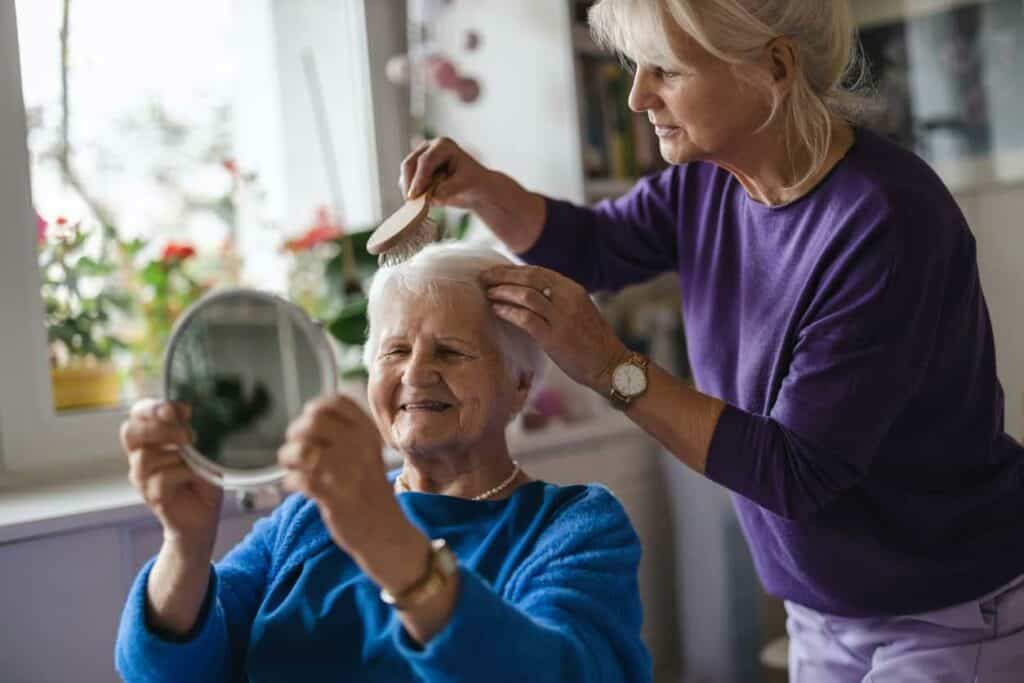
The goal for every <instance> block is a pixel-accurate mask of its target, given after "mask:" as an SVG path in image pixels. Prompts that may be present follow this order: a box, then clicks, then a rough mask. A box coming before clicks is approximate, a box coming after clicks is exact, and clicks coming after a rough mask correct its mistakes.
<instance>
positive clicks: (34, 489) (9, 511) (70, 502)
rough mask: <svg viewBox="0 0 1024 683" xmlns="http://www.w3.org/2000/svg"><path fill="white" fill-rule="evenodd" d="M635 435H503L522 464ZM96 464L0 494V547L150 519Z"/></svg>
mask: <svg viewBox="0 0 1024 683" xmlns="http://www.w3.org/2000/svg"><path fill="white" fill-rule="evenodd" d="M638 433H639V428H638V427H637V426H636V425H634V424H633V422H632V421H631V420H630V419H629V418H627V417H626V416H625V415H623V414H622V413H620V412H617V411H609V412H608V413H607V414H602V415H597V416H595V417H593V418H591V419H589V420H586V421H581V422H577V423H569V424H566V423H561V422H556V423H553V424H551V425H549V426H547V427H545V428H543V429H539V430H536V431H531V432H524V431H522V430H521V429H512V430H510V432H509V448H510V450H511V451H512V453H513V454H514V455H515V457H516V458H518V459H519V460H522V461H523V462H529V461H530V460H531V459H538V458H544V457H546V456H547V455H550V454H555V455H557V454H560V453H564V452H565V451H566V450H567V449H568V448H570V447H578V446H581V445H585V444H586V443H596V442H602V441H607V440H609V439H616V438H621V437H626V436H631V435H636V434H638ZM119 465H120V466H119V467H116V468H115V467H112V466H111V465H103V466H102V467H99V466H97V468H96V470H95V471H93V472H92V473H87V474H84V475H82V476H79V477H76V478H75V479H71V480H65V481H60V482H50V483H46V482H43V483H35V484H26V485H24V486H18V487H15V488H12V489H8V490H4V491H0V544H3V543H11V542H14V541H19V540H25V539H28V538H33V537H38V536H47V535H51V534H57V533H65V532H69V531H74V530H76V529H82V528H88V527H96V526H108V525H115V524H124V523H131V522H140V521H143V520H147V519H149V517H150V512H149V511H148V510H147V509H146V506H145V505H144V504H143V502H142V498H141V497H140V496H139V494H138V493H137V492H136V491H135V489H134V488H133V487H132V485H131V484H130V483H129V482H128V478H127V476H126V475H127V467H126V465H125V464H124V463H123V462H122V463H119Z"/></svg>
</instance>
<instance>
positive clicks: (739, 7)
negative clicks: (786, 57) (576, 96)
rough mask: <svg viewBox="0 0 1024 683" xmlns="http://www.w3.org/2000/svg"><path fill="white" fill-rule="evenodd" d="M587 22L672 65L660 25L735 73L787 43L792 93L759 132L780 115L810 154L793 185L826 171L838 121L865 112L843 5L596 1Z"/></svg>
mask: <svg viewBox="0 0 1024 683" xmlns="http://www.w3.org/2000/svg"><path fill="white" fill-rule="evenodd" d="M588 19H589V22H590V29H591V32H592V33H593V35H594V38H595V40H597V42H598V43H599V44H601V45H602V46H604V47H607V48H609V49H612V50H614V51H616V52H618V53H620V54H626V55H629V56H631V57H634V58H636V59H637V60H643V61H645V62H649V63H652V64H662V63H666V62H667V63H670V64H671V63H675V62H676V61H677V59H676V57H675V54H674V51H673V49H672V46H671V43H670V40H669V33H668V31H667V29H666V26H665V23H664V22H665V21H673V22H674V23H675V24H676V25H677V26H678V27H679V28H680V29H681V30H682V31H683V32H684V33H686V34H687V35H689V36H690V37H692V38H693V39H694V40H695V41H697V43H698V44H699V45H700V46H701V47H703V48H704V49H705V50H707V51H708V52H710V53H711V54H712V55H714V56H715V57H718V58H719V59H721V60H723V61H726V62H729V63H730V64H732V65H733V66H734V67H736V66H738V65H743V64H749V63H751V62H754V61H755V60H757V59H758V58H759V57H760V56H761V55H762V54H763V49H764V47H765V46H766V45H767V44H768V43H770V42H771V41H772V40H774V39H776V38H780V37H789V38H791V39H792V40H793V42H794V44H795V46H796V51H797V60H796V61H797V64H796V74H795V76H796V77H795V80H794V83H793V87H792V90H791V91H790V92H789V93H788V95H787V96H785V97H782V98H779V97H777V96H774V95H773V101H772V111H771V114H770V115H769V117H768V119H767V120H766V121H765V123H764V124H763V126H762V128H763V127H766V126H768V125H769V124H770V123H772V122H773V121H774V120H775V119H776V118H777V117H782V118H783V120H784V123H785V125H784V129H785V131H786V135H787V136H790V135H791V134H794V135H795V136H796V140H795V142H796V143H797V144H798V145H801V146H803V147H804V148H805V149H806V150H807V151H808V152H809V154H810V158H811V167H810V169H809V170H808V171H807V173H806V175H805V176H804V177H803V178H800V179H799V180H797V181H796V182H795V183H794V185H793V186H794V187H795V186H796V185H799V184H800V183H802V182H803V181H804V180H806V179H807V178H810V177H811V176H813V175H815V174H816V173H817V172H818V171H819V170H820V169H821V167H822V166H823V165H824V163H825V159H826V157H827V155H828V150H829V146H830V145H831V142H832V136H833V134H834V128H835V121H836V120H837V119H838V120H845V121H847V122H850V123H854V122H856V121H858V120H859V119H860V118H861V117H862V115H863V114H864V113H865V112H866V110H867V109H868V104H869V102H870V99H869V98H868V97H867V96H865V95H864V94H863V92H862V86H863V84H864V82H865V80H866V77H867V68H866V66H865V61H864V56H863V53H862V52H861V50H860V44H859V41H858V40H857V27H856V23H855V22H854V19H853V15H852V13H851V11H850V6H849V3H848V2H847V0H600V2H598V3H596V4H595V5H593V6H592V7H591V8H590V13H589V16H588ZM736 74H737V76H739V77H743V78H747V79H748V80H752V79H749V77H748V76H747V75H746V74H743V73H742V72H740V71H738V70H737V71H736ZM787 142H789V141H788V140H787ZM787 148H791V145H787Z"/></svg>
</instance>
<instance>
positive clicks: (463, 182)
mask: <svg viewBox="0 0 1024 683" xmlns="http://www.w3.org/2000/svg"><path fill="white" fill-rule="evenodd" d="M441 168H444V173H445V177H444V179H443V180H442V181H441V182H440V183H439V184H438V186H437V189H436V190H435V191H434V194H433V196H432V201H433V202H434V203H437V204H442V205H445V206H453V207H456V208H461V209H469V210H470V211H473V212H474V213H476V214H477V215H478V216H479V217H480V218H481V219H482V220H483V222H484V223H486V224H487V226H488V227H489V228H490V229H491V230H492V231H493V232H494V234H495V235H496V236H497V237H498V239H500V240H501V241H502V242H504V243H505V244H506V245H507V246H508V248H509V249H511V250H512V251H513V252H516V253H522V252H524V251H526V250H527V249H529V248H530V247H531V246H532V245H533V243H534V242H536V241H537V237H539V236H540V232H541V229H542V228H543V227H544V219H545V215H546V211H547V205H546V203H545V201H544V197H542V196H541V195H539V194H535V193H533V192H529V191H527V190H526V189H524V188H523V186H522V185H520V184H519V183H517V182H516V181H515V180H513V179H512V178H509V177H508V176H506V175H504V174H503V173H498V172H497V171H492V170H490V169H488V168H486V167H484V166H483V165H482V164H481V163H480V162H479V161H477V160H476V159H474V158H473V157H472V156H471V155H470V154H469V153H468V152H466V151H465V150H463V149H462V148H461V147H459V145H458V144H456V143H455V142H454V141H453V140H451V139H449V138H436V139H434V140H428V141H426V142H424V143H423V144H421V145H420V146H419V147H417V148H416V149H415V150H414V151H413V152H412V154H410V155H409V156H407V157H406V158H405V160H404V161H403V162H402V176H401V179H400V184H401V186H402V191H403V192H404V193H405V195H406V197H407V198H410V199H411V198H414V197H418V196H419V195H421V194H423V193H424V192H426V191H427V188H429V187H430V183H431V182H432V180H433V177H434V173H435V172H436V171H437V170H438V169H441Z"/></svg>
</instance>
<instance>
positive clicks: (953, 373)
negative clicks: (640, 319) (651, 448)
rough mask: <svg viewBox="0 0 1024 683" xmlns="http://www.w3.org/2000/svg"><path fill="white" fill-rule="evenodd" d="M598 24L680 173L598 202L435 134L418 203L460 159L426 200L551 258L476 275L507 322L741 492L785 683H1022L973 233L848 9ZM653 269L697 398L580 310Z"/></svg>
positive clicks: (1022, 502)
mask: <svg viewBox="0 0 1024 683" xmlns="http://www.w3.org/2000/svg"><path fill="white" fill-rule="evenodd" d="M590 24H591V28H592V30H593V32H594V34H595V35H596V37H597V38H598V40H599V41H600V42H602V43H603V44H605V45H607V46H610V47H611V48H613V49H614V50H616V51H618V52H619V53H621V54H622V55H623V56H624V57H625V58H626V59H628V60H629V61H630V62H632V63H633V65H634V66H635V76H634V80H633V87H632V91H631V92H630V95H629V104H630V106H631V108H632V109H634V110H635V111H638V112H646V114H647V116H648V118H649V119H650V121H651V123H652V125H654V127H655V130H656V132H657V135H658V139H659V141H660V150H661V154H662V156H663V157H664V158H665V159H666V160H667V161H669V162H670V163H671V164H672V166H671V167H670V168H669V169H668V170H666V171H664V172H662V173H660V174H658V175H654V176H652V177H648V178H645V179H643V180H641V181H640V182H639V183H637V185H636V187H634V188H633V189H632V191H630V192H629V193H628V194H626V195H625V196H623V197H620V198H618V199H616V200H614V201H605V202H601V203H600V204H598V205H597V206H595V207H592V208H587V207H581V206H574V205H572V204H569V203H566V202H562V201H556V200H554V199H550V198H546V197H544V196H542V195H540V194H535V193H532V192H528V191H526V190H525V189H523V188H522V187H521V186H520V185H519V184H517V183H516V182H515V181H514V180H512V179H510V178H508V177H507V176H505V175H502V174H500V173H498V172H495V171H493V170H490V169H488V168H485V167H483V166H481V164H480V163H478V162H477V161H475V160H474V159H472V158H471V157H470V156H468V155H467V154H466V153H465V152H463V151H462V150H461V149H460V148H459V147H458V146H457V145H456V144H455V143H454V142H452V141H451V140H446V139H441V140H437V141H433V142H430V143H428V144H425V145H424V146H422V147H421V148H419V149H418V150H416V151H415V152H413V154H412V155H410V156H409V157H408V158H407V159H406V161H405V163H404V166H403V178H404V179H405V182H406V185H407V186H408V189H409V190H410V192H411V193H412V194H417V193H419V192H421V191H422V190H423V189H424V188H425V187H426V185H427V184H428V182H429V179H430V178H431V174H432V173H433V171H434V169H436V168H437V167H438V166H439V165H440V164H443V163H447V164H448V167H449V170H450V171H451V172H452V175H451V177H450V179H449V180H447V181H446V182H445V183H444V184H443V185H442V186H441V188H440V190H439V191H438V193H437V194H435V198H437V199H439V200H440V201H444V202H446V203H448V204H450V205H453V206H462V207H468V208H471V209H473V210H475V211H476V212H477V213H478V214H479V215H480V216H481V218H482V219H483V220H484V221H485V222H486V223H487V224H488V225H489V226H490V227H491V229H492V230H493V231H494V233H495V234H496V235H497V236H498V237H499V238H500V239H501V240H503V241H504V242H505V243H506V244H507V245H508V247H509V248H511V249H512V250H513V251H516V252H518V253H519V254H520V255H521V256H522V257H523V259H524V260H526V261H527V262H528V263H532V264H535V265H533V266H516V267H501V268H496V269H493V270H491V271H489V272H488V273H486V274H485V276H484V282H485V284H486V285H488V286H489V288H490V289H489V292H490V293H489V296H490V298H491V301H492V305H493V307H494V311H495V312H496V314H497V315H498V316H499V317H501V318H503V319H505V320H507V321H509V322H511V323H513V324H515V325H517V326H519V327H520V328H521V329H523V330H525V331H526V332H528V333H529V334H531V335H532V336H533V337H534V338H536V339H537V340H538V341H539V342H540V343H541V345H542V346H543V347H544V349H545V350H546V351H547V352H548V354H549V355H550V356H551V357H552V359H554V360H555V362H557V363H558V364H559V365H560V366H561V367H562V368H563V369H564V370H565V371H566V372H567V373H568V374H569V375H570V376H572V377H573V378H574V379H575V380H577V381H578V382H580V383H582V384H584V385H587V386H589V387H591V388H592V389H594V390H595V391H598V392H600V393H601V394H604V395H606V396H608V397H609V398H610V399H612V401H613V402H614V403H615V404H616V405H618V406H619V407H621V408H623V409H624V410H626V412H627V414H628V415H629V416H630V417H631V418H632V419H633V420H634V421H635V422H636V423H637V424H638V425H640V426H641V427H642V428H644V429H645V430H647V431H648V432H650V433H651V434H652V435H653V436H654V437H656V438H657V439H659V440H660V441H661V443H663V444H664V445H665V447H666V448H667V449H668V450H669V451H670V452H671V453H672V454H674V455H675V457H676V458H678V460H679V461H680V462H681V463H683V464H684V465H686V466H688V467H690V468H692V469H694V470H695V471H697V472H699V473H701V474H703V475H705V476H707V477H708V478H710V479H711V480H713V481H715V482H717V483H719V484H721V485H722V486H724V487H726V488H728V489H730V490H731V491H732V492H733V493H734V494H735V496H734V501H735V506H736V510H737V512H738V515H739V518H740V521H741V524H742V527H743V530H744V532H745V534H746V536H747V539H748V542H749V545H750V548H751V551H752V553H753V557H754V561H755V564H756V566H757V569H758V572H759V574H760V577H761V579H762V581H763V583H764V585H765V587H766V589H767V590H768V591H769V592H770V593H772V594H774V595H776V596H779V597H781V598H783V599H785V600H786V606H787V610H788V613H789V620H788V627H789V632H790V636H791V639H792V647H791V666H790V675H791V676H792V678H793V680H795V681H830V682H844V681H862V680H863V681H869V680H870V681H881V680H885V681H911V680H915V681H916V680H921V681H925V680H927V681H935V680H950V681H954V680H955V681H974V680H980V681H1011V680H1015V681H1019V680H1022V678H1021V677H1022V676H1024V542H1022V539H1024V448H1022V446H1021V445H1020V444H1018V443H1017V442H1015V441H1014V440H1013V439H1011V438H1010V437H1009V436H1007V434H1006V433H1005V432H1004V429H1003V395H1002V389H1001V387H1000V384H999V382H998V380H997V377H996V367H995V352H994V348H993V336H992V328H991V325H990V322H989V318H988V314H987V311H986V307H985V300H984V297H983V295H982V291H981V284H980V282H979V278H978V269H977V263H976V257H975V243H974V238H973V236H972V235H971V232H970V229H969V227H968V225H967V224H966V222H965V220H964V217H963V215H962V214H961V212H960V210H959V209H958V208H957V205H956V203H955V202H954V200H953V198H952V197H951V195H950V193H949V192H948V191H947V189H946V188H945V187H944V186H943V184H942V182H941V181H940V180H939V178H938V177H937V176H936V175H935V174H934V173H933V172H932V171H931V170H930V169H929V168H928V166H927V165H926V164H925V163H924V162H923V161H921V160H920V159H919V158H917V157H916V156H914V155H913V154H912V153H910V152H908V151H905V150H903V149H901V148H899V147H897V146H895V145H893V144H891V143H889V142H887V141H886V140H884V139H882V138H880V137H878V136H877V135H875V134H873V133H871V132H870V131H868V130H865V129H864V128H862V127H860V126H858V125H856V123H855V119H854V117H853V116H852V112H853V111H854V110H855V105H856V104H857V97H856V95H855V94H853V93H849V92H846V91H845V90H844V89H843V83H844V82H846V81H845V77H846V76H847V74H849V73H851V69H854V68H855V67H856V64H855V62H856V58H855V55H856V54H857V51H856V49H855V47H856V38H855V28H854V25H853V22H852V19H851V15H850V9H849V7H848V5H847V3H846V2H845V1H842V0H701V1H699V2H698V1H697V0H602V1H601V2H598V3H596V5H595V6H594V7H593V8H592V9H591V11H590ZM664 271H676V272H678V274H679V281H680V287H681V291H682V313H683V318H684V321H685V325H686V331H687V340H688V352H689V356H690V362H691V366H692V368H693V375H694V378H695V380H696V387H697V388H696V389H693V388H690V387H689V386H688V385H687V384H684V383H683V382H681V381H679V380H677V379H675V378H673V377H671V376H670V375H668V374H667V373H666V372H664V371H663V370H662V369H660V368H658V367H657V366H656V365H654V364H650V363H648V362H647V361H646V360H645V359H644V358H642V357H640V356H637V355H635V354H631V353H629V352H628V351H627V349H626V347H625V346H624V345H623V343H622V342H621V341H620V340H619V339H617V338H616V337H615V335H614V333H613V332H612V330H610V329H609V328H608V326H607V325H606V324H605V323H604V322H603V321H602V319H601V318H600V316H599V314H598V312H597V311H596V310H595V308H594V307H593V305H592V304H591V303H590V300H589V299H588V297H587V295H586V291H587V290H590V291H593V290H616V289H619V288H621V287H623V286H625V285H628V284H630V283H634V282H638V281H642V280H646V279H648V278H650V277H652V276H654V275H656V274H658V273H662V272H664ZM573 281H576V282H578V283H581V284H580V285H578V284H576V282H573ZM581 285H582V286H581Z"/></svg>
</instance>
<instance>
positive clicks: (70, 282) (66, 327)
mask: <svg viewBox="0 0 1024 683" xmlns="http://www.w3.org/2000/svg"><path fill="white" fill-rule="evenodd" d="M37 236H38V243H39V267H40V274H41V276H42V295H43V304H44V316H45V321H46V329H47V343H48V346H49V355H50V374H51V379H52V383H53V395H54V405H55V407H56V408H57V409H58V410H64V409H68V408H86V407H100V406H109V405H116V404H117V403H118V402H119V401H120V398H121V388H120V381H119V378H118V373H117V369H116V368H115V366H114V364H113V363H112V362H111V357H112V356H113V354H114V353H115V352H116V351H118V350H119V349H123V348H126V345H125V343H124V342H123V341H122V340H121V339H120V338H119V337H118V336H116V335H115V334H114V333H113V332H112V329H113V325H114V324H115V323H116V320H117V317H118V315H121V314H126V313H127V312H128V311H130V310H131V306H132V304H131V299H130V298H129V297H128V295H127V294H126V293H125V292H124V291H123V290H122V289H120V288H119V287H117V286H116V285H113V284H111V283H110V280H109V279H108V276H109V275H110V274H111V273H113V272H114V271H115V269H116V267H115V266H114V265H111V264H110V263H109V262H108V260H107V259H106V258H105V254H104V252H105V251H107V250H108V249H109V248H111V244H112V243H113V242H115V241H116V235H115V234H114V231H113V229H112V228H110V227H108V226H104V227H103V228H102V236H101V237H102V239H101V240H99V243H100V244H99V248H98V249H99V251H98V252H97V251H96V246H95V245H94V243H93V242H92V240H91V239H90V238H91V236H92V234H91V233H90V232H89V231H88V230H85V229H83V228H82V224H81V223H80V222H78V223H70V222H69V221H67V220H66V219H64V218H58V219H57V220H56V221H55V223H54V225H53V226H52V227H51V226H49V225H48V224H47V223H46V221H44V220H43V219H42V218H41V217H39V218H37Z"/></svg>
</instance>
